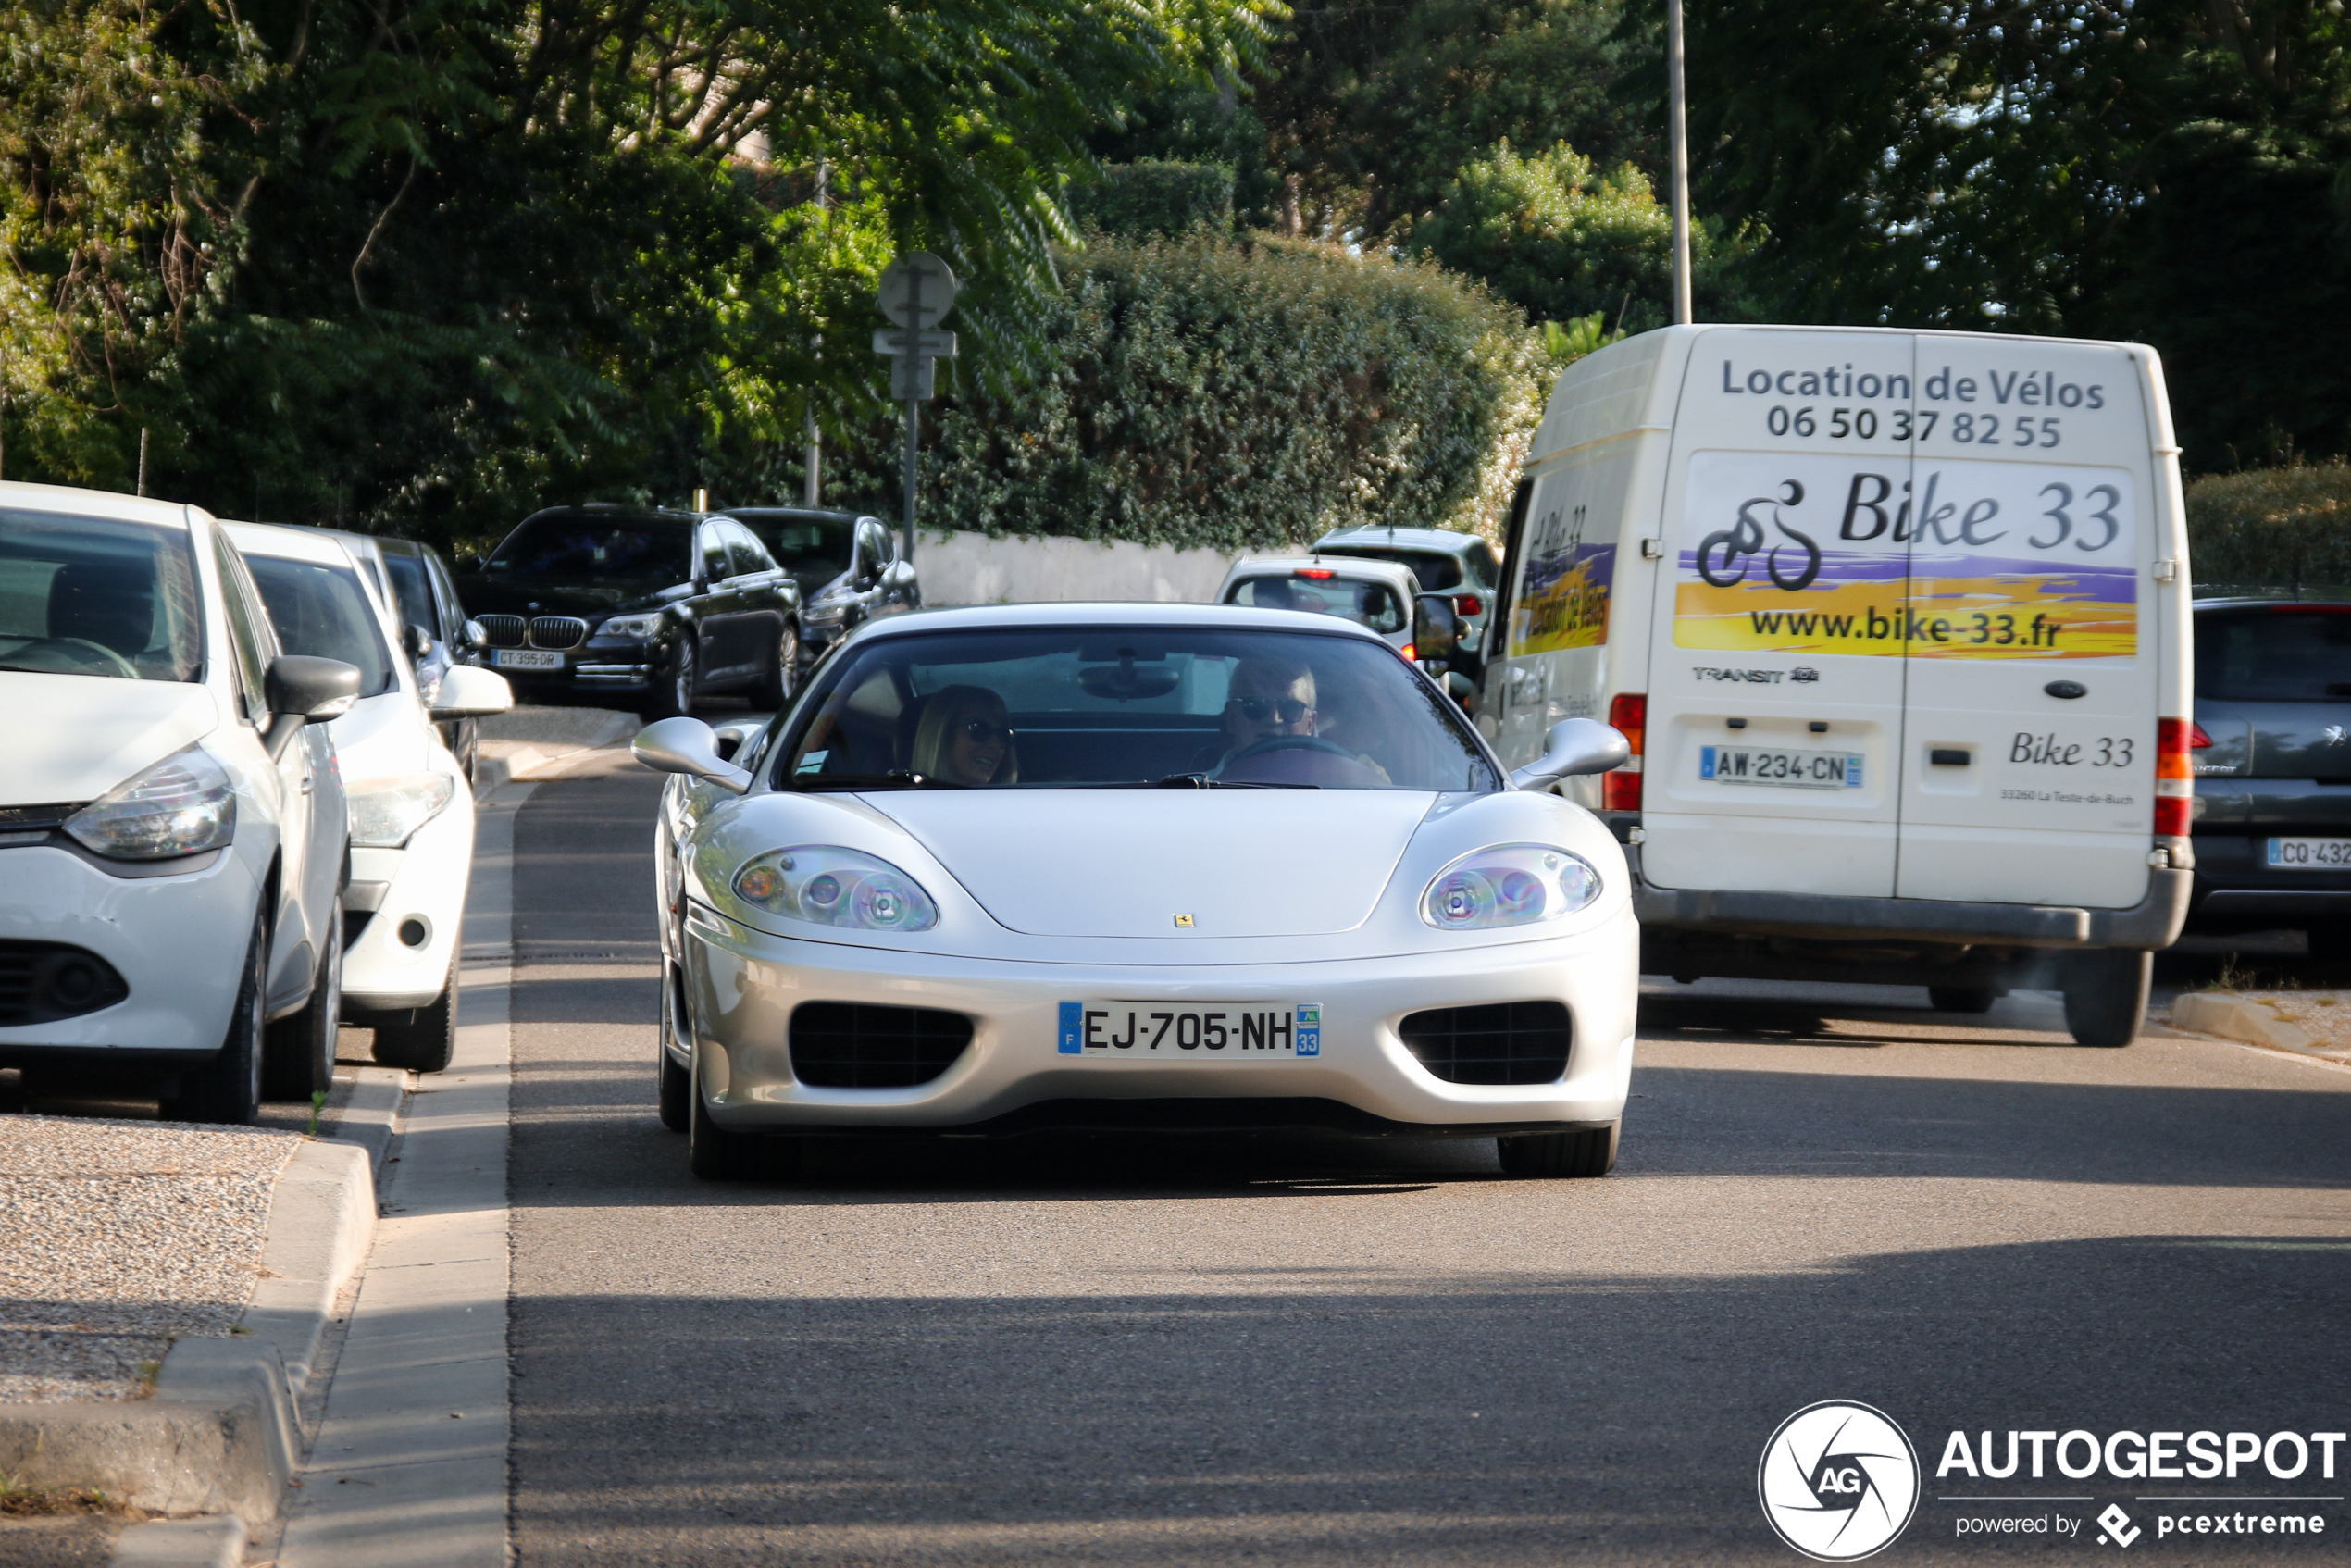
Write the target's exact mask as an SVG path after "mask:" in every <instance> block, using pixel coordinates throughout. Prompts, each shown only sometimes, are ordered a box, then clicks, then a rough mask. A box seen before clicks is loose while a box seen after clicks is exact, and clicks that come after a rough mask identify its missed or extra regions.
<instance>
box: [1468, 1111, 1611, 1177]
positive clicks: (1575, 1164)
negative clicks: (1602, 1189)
mask: <svg viewBox="0 0 2351 1568" xmlns="http://www.w3.org/2000/svg"><path fill="white" fill-rule="evenodd" d="M1623 1126H1624V1124H1623V1121H1622V1120H1619V1121H1613V1122H1611V1123H1609V1125H1608V1126H1604V1127H1586V1128H1583V1129H1582V1130H1580V1131H1576V1132H1526V1133H1518V1134H1514V1135H1512V1136H1511V1137H1509V1138H1498V1139H1495V1140H1494V1150H1495V1152H1496V1153H1498V1154H1499V1155H1500V1156H1501V1160H1502V1174H1503V1175H1504V1176H1520V1177H1526V1176H1606V1175H1608V1173H1609V1172H1611V1171H1612V1170H1614V1169H1615V1168H1616V1140H1617V1134H1618V1132H1619V1131H1620V1130H1621V1129H1622V1128H1623Z"/></svg>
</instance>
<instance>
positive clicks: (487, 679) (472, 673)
mask: <svg viewBox="0 0 2351 1568" xmlns="http://www.w3.org/2000/svg"><path fill="white" fill-rule="evenodd" d="M514 705H515V689H514V688H513V687H511V686H509V685H507V684H506V678H505V677H504V676H503V675H500V674H499V673H497V672H496V671H495V670H486V669H483V668H482V667H481V666H479V665H451V666H449V671H448V673H447V674H446V675H443V676H442V678H441V690H440V691H438V692H436V693H435V694H434V696H433V700H432V716H433V717H435V718H479V717H480V716H483V715H485V714H503V713H504V712H506V711H507V710H508V709H509V708H512V707H513V706H514Z"/></svg>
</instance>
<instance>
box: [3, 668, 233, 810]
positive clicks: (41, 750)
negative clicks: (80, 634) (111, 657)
mask: <svg viewBox="0 0 2351 1568" xmlns="http://www.w3.org/2000/svg"><path fill="white" fill-rule="evenodd" d="M0 710H5V711H6V713H7V716H8V725H9V728H10V729H11V730H12V731H14V733H15V735H16V740H15V741H14V743H13V744H11V745H10V746H9V747H8V748H7V749H6V754H5V757H0V806H21V805H48V804H52V803H66V802H77V803H78V802H82V801H94V800H96V799H97V798H98V797H99V796H100V795H103V794H105V793H106V791H107V790H111V789H113V788H114V787H115V786H116V785H118V784H119V783H121V782H122V781H123V780H124V779H126V778H130V777H131V775H132V774H134V773H136V772H138V771H139V770H140V769H141V768H143V767H145V766H147V765H149V764H151V763H155V762H159V761H161V760H162V759H163V758H165V757H168V756H169V755H170V754H171V753H174V752H176V751H178V750H180V748H181V747H183V746H186V745H188V744H189V743H190V742H192V741H194V740H201V739H203V738H204V737H205V736H206V735H209V734H210V733H212V730H213V727H214V726H215V725H217V724H218V723H219V722H220V714H219V705H218V703H215V702H214V701H213V696H212V691H211V690H210V689H209V688H207V687H205V686H200V685H197V684H195V683H193V682H190V681H179V680H122V679H118V678H113V677H109V676H95V675H35V674H31V673H30V672H19V671H9V672H7V673H6V674H0Z"/></svg>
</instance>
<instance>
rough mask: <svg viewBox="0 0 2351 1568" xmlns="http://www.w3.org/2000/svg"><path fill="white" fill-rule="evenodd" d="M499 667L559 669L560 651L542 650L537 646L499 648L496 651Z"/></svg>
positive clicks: (562, 658)
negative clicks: (549, 651)
mask: <svg viewBox="0 0 2351 1568" xmlns="http://www.w3.org/2000/svg"><path fill="white" fill-rule="evenodd" d="M497 660H498V667H499V668H500V669H561V668H563V667H564V656H563V655H562V654H561V653H548V652H542V651H541V650H540V649H537V648H501V649H499V650H498V651H497Z"/></svg>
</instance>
